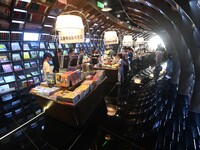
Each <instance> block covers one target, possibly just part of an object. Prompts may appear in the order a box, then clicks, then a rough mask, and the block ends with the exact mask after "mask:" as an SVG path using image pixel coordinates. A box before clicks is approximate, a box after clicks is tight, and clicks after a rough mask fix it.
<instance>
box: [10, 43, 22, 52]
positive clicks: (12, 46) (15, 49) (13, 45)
mask: <svg viewBox="0 0 200 150" xmlns="http://www.w3.org/2000/svg"><path fill="white" fill-rule="evenodd" d="M11 48H12V50H13V51H17V50H21V48H20V46H19V42H13V43H11Z"/></svg>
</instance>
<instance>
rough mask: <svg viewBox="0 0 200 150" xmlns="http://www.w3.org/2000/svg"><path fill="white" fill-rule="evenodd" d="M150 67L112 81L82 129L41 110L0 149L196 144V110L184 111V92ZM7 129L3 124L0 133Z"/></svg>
mask: <svg viewBox="0 0 200 150" xmlns="http://www.w3.org/2000/svg"><path fill="white" fill-rule="evenodd" d="M152 72H153V68H152V69H151V68H148V69H145V70H143V71H141V72H140V73H139V72H131V73H130V75H129V76H127V80H126V83H124V84H122V85H115V84H113V85H112V87H113V88H112V89H111V90H110V91H109V92H108V95H106V96H105V97H104V101H102V103H101V104H100V105H99V106H98V108H97V109H96V110H95V112H94V113H93V115H92V116H91V117H90V118H89V120H88V121H87V123H86V124H85V125H84V126H83V127H82V128H74V127H70V126H68V125H66V124H65V123H62V122H60V121H58V120H56V119H54V118H52V117H49V116H46V115H44V114H43V115H41V116H40V117H38V118H36V119H34V120H33V121H31V122H30V123H28V124H27V125H25V126H24V127H22V128H21V129H19V130H17V131H16V132H13V133H12V134H11V135H9V136H8V137H6V138H4V139H2V140H1V141H0V147H1V149H5V150H10V149H28V150H32V149H39V150H40V149H41V150H51V149H52V150H61V149H73V150H132V149H134V150H135V149H136V150H137V149H139V150H140V149H141V150H142V149H199V141H200V140H199V137H200V130H199V122H198V120H197V118H198V115H197V114H194V113H191V112H188V99H187V97H184V96H179V95H177V94H176V86H175V85H174V86H173V85H169V79H168V78H165V77H164V76H160V78H159V80H158V81H157V82H155V81H154V80H153V79H152V77H151V74H152ZM133 77H140V78H142V82H141V83H140V84H136V83H134V80H133V79H134V78H133ZM177 99H178V100H179V101H177ZM33 102H34V100H33ZM31 106H32V105H31ZM110 106H111V107H112V108H114V109H115V110H116V112H112V113H111V114H112V116H109V115H107V107H110ZM36 111H38V106H37V105H36V104H35V106H34V107H33V108H32V112H31V113H30V112H29V113H27V114H29V115H30V114H33V115H37V114H36ZM38 114H39V113H38ZM24 116H25V114H23V115H22V117H19V118H18V119H14V120H13V119H12V121H10V122H12V123H10V124H14V127H17V126H19V125H20V123H21V122H22V123H23V122H24V121H21V122H20V121H19V120H20V118H24ZM29 117H31V116H29ZM26 118H28V117H27V116H26ZM4 127H5V126H4ZM5 130H6V129H5V128H1V129H0V134H1V135H2V134H3V133H5Z"/></svg>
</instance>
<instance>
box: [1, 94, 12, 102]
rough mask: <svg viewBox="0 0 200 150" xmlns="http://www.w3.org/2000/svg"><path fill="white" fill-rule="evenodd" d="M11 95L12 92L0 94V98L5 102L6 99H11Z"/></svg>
mask: <svg viewBox="0 0 200 150" xmlns="http://www.w3.org/2000/svg"><path fill="white" fill-rule="evenodd" d="M12 98H13V97H12V94H6V95H2V96H1V99H2V101H3V102H6V101H9V100H11V99H12Z"/></svg>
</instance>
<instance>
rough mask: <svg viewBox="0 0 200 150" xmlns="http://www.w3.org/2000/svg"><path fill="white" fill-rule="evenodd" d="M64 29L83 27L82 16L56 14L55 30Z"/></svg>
mask: <svg viewBox="0 0 200 150" xmlns="http://www.w3.org/2000/svg"><path fill="white" fill-rule="evenodd" d="M65 29H84V26H83V21H82V18H81V17H80V16H75V15H60V16H58V17H57V20H56V30H57V31H63V30H65Z"/></svg>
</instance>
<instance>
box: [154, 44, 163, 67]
mask: <svg viewBox="0 0 200 150" xmlns="http://www.w3.org/2000/svg"><path fill="white" fill-rule="evenodd" d="M163 49H164V48H163V47H162V46H161V44H160V45H158V48H157V49H156V54H155V60H156V65H160V64H161V62H162V57H163V51H164V50H163Z"/></svg>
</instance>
